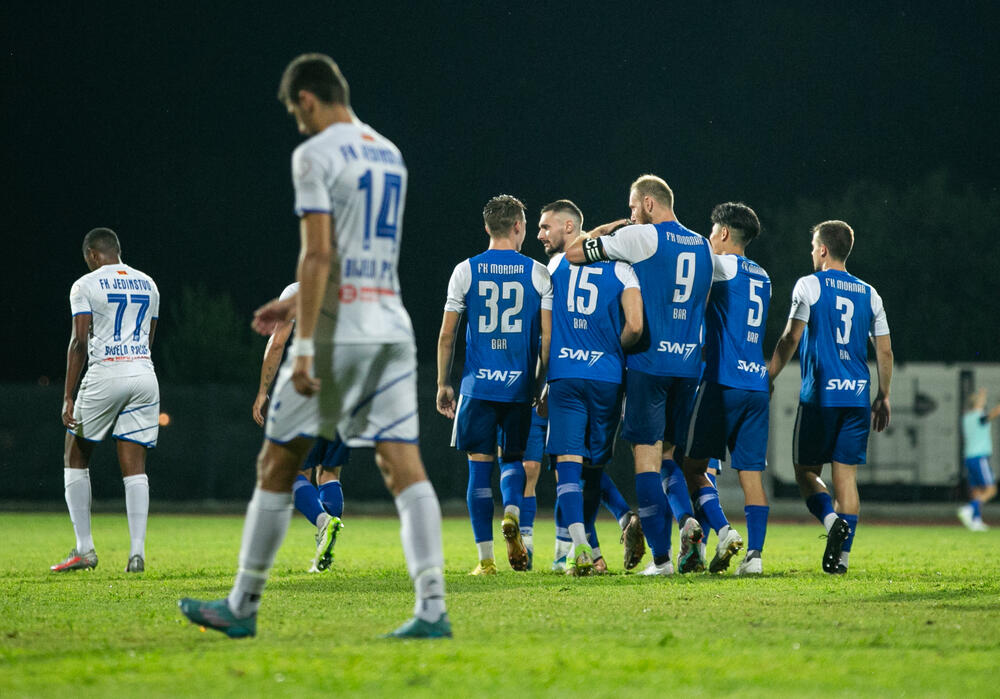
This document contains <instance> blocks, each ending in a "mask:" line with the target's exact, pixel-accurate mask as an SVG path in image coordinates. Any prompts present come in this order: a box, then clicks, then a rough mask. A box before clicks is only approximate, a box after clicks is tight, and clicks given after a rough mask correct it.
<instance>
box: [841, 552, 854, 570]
mask: <svg viewBox="0 0 1000 699" xmlns="http://www.w3.org/2000/svg"><path fill="white" fill-rule="evenodd" d="M850 557H851V552H850V551H841V552H840V565H842V566H844V567H845V568H846V567H847V559H848V558H850Z"/></svg>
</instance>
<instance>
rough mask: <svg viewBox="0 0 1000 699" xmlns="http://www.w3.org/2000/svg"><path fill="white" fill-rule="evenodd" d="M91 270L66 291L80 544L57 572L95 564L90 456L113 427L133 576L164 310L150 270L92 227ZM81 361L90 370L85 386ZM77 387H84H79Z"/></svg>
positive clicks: (66, 419) (155, 425)
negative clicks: (155, 349) (156, 345)
mask: <svg viewBox="0 0 1000 699" xmlns="http://www.w3.org/2000/svg"><path fill="white" fill-rule="evenodd" d="M83 258H84V260H85V261H86V262H87V267H89V268H90V270H91V272H90V274H86V275H84V276H82V277H80V279H78V280H77V281H76V283H75V284H73V288H72V290H71V291H70V293H69V302H70V308H71V309H72V312H73V332H72V335H71V336H70V340H69V349H68V350H67V351H66V389H65V395H64V397H63V410H62V421H63V424H64V425H65V426H66V431H67V434H66V453H65V470H64V472H63V475H64V482H65V487H66V506H67V507H68V508H69V516H70V519H71V520H72V521H73V530H74V531H75V533H76V546H75V547H74V548H73V550H72V551H70V553H69V556H67V557H66V559H65V560H63V561H62V562H60V563H57V564H56V565H54V566H52V568H51V569H52V571H54V572H62V571H67V570H82V569H87V568H96V567H97V553H96V551H95V548H94V538H93V535H92V534H91V530H90V500H91V494H90V469H89V465H90V456H91V454H93V452H94V447H95V446H97V443H98V442H100V441H101V440H103V439H104V437H105V436H106V435H107V434H108V431H110V432H111V436H112V437H114V438H115V439H116V440H117V442H118V464H119V465H120V466H121V471H122V479H123V480H124V482H125V509H126V512H127V515H128V528H129V535H130V538H131V542H132V543H131V547H130V548H129V559H128V565H127V566H126V567H125V571H126V572H128V573H141V572H143V571H144V570H145V569H146V551H145V545H146V520H147V518H148V516H149V478H148V477H147V476H146V450H147V449H150V448H152V447H155V446H156V438H157V436H158V434H159V429H160V427H159V425H160V422H159V420H160V387H159V385H158V384H157V382H156V374H155V373H154V371H153V360H152V358H151V356H150V348H151V347H152V346H153V335H154V334H155V332H156V318H157V316H158V315H159V311H160V292H159V291H158V290H157V288H156V283H155V282H154V281H153V280H152V279H151V278H150V277H149V275H147V274H144V273H143V272H140V271H139V270H137V269H134V268H132V267H129V266H128V265H127V264H125V263H124V262H122V258H121V245H120V244H119V242H118V236H117V235H115V232H114V231H112V230H111V229H109V228H95V229H94V230H92V231H90V232H89V233H87V235H86V237H85V238H84V239H83ZM84 363H86V364H87V373H86V375H85V376H84V377H83V382H82V383H80V372H81V371H83V365H84ZM78 384H79V392H77V386H78Z"/></svg>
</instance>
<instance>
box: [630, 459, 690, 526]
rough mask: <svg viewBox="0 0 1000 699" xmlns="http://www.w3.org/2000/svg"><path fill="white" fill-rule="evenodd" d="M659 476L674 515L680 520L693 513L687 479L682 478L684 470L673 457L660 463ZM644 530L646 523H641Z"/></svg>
mask: <svg viewBox="0 0 1000 699" xmlns="http://www.w3.org/2000/svg"><path fill="white" fill-rule="evenodd" d="M660 478H661V479H662V481H663V492H665V493H666V494H667V502H669V503H670V509H671V511H673V513H674V517H676V518H677V521H678V522H680V521H681V519H682V518H683V517H684V515H691V514H693V513H694V508H693V507H691V495H690V493H688V487H687V481H685V480H684V472H683V471H682V470H681V467H680V466H678V465H677V462H676V461H674V460H673V459H664V460H663V461H662V462H661V464H660ZM642 526H643V529H644V530H645V527H646V525H645V524H643V525H642Z"/></svg>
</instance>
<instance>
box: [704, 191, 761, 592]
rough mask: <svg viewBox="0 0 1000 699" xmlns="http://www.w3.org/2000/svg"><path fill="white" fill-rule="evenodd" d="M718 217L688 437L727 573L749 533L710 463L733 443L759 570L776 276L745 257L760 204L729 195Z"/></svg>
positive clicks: (752, 557) (717, 561)
mask: <svg viewBox="0 0 1000 699" xmlns="http://www.w3.org/2000/svg"><path fill="white" fill-rule="evenodd" d="M711 218H712V233H711V235H709V238H708V240H709V243H711V245H712V250H713V252H714V253H715V255H714V257H713V258H712V259H713V262H714V270H715V271H714V275H713V277H712V293H711V295H710V296H709V299H708V308H707V310H706V312H705V371H704V373H703V374H702V380H701V385H700V386H699V387H698V394H697V396H696V397H695V404H694V409H693V411H692V413H691V421H690V423H689V426H688V433H687V438H686V440H685V441H686V447H685V457H684V470H685V473H686V474H687V475H688V476H689V478H691V479H699V480H700V481H701V482H700V487H699V489H698V492H697V499H698V503H699V504H700V506H701V509H702V511H703V512H704V516H705V518H706V519H707V521H708V523H709V526H711V528H712V529H714V530H715V531H716V533H717V535H718V543H717V544H716V547H715V557H714V558H713V559H712V562H711V563H710V564H709V567H708V569H709V571H710V572H712V573H719V572H722V571H723V570H726V569H727V568H728V567H729V561H730V559H731V558H732V557H733V556H734V555H736V553H737V552H738V551H739V550H740V549H741V548H742V547H743V540H742V538H741V537H740V535H739V533H738V532H737V531H736V530H735V529H733V528H732V527H730V526H729V522H728V521H727V520H726V518H725V515H724V514H723V512H722V508H721V507H720V506H719V492H718V490H716V488H715V483H713V482H712V480H711V479H710V478H709V477H708V476H707V473H706V469H707V466H708V461H709V459H711V458H714V459H721V460H725V458H726V451H727V448H728V450H729V452H730V453H731V454H732V467H733V468H734V469H735V470H736V471H737V473H738V474H739V479H740V486H741V487H742V488H743V494H744V497H745V500H746V507H745V510H744V512H745V514H746V520H747V534H748V537H749V546H748V549H747V554H746V557H745V559H744V561H743V563H741V564H740V565H739V567H738V568H737V570H736V573H737V574H738V575H742V574H747V573H760V572H762V563H761V558H760V554H761V550H762V549H763V548H764V537H765V534H766V531H767V514H768V506H767V495H766V494H765V493H764V484H763V480H762V478H761V474H762V473H763V471H764V465H765V462H766V458H767V435H768V410H769V403H770V393H769V391H768V388H769V386H768V380H767V365H766V363H765V362H764V351H763V347H762V345H763V340H764V328H765V327H766V326H767V308H768V306H769V305H770V302H771V279H770V277H768V276H767V272H765V271H764V270H763V269H762V268H761V267H760V266H759V265H757V264H756V263H755V262H752V261H751V260H748V259H747V258H746V247H747V245H749V244H750V242H751V241H752V240H753V239H754V238H756V237H757V235H758V234H759V233H760V220H759V219H758V218H757V214H756V213H754V210H753V209H751V208H750V207H749V206H747V205H746V204H740V203H734V202H727V203H725V204H719V205H718V206H716V207H715V209H713V210H712V217H711Z"/></svg>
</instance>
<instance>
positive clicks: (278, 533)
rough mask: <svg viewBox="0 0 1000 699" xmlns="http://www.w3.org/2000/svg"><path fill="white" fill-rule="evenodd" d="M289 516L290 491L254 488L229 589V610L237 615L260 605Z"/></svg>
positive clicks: (245, 614) (246, 614) (241, 614)
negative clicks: (234, 575) (279, 491)
mask: <svg viewBox="0 0 1000 699" xmlns="http://www.w3.org/2000/svg"><path fill="white" fill-rule="evenodd" d="M291 519H292V494H291V493H290V492H288V493H273V492H271V491H268V490H261V489H260V488H259V487H258V488H254V491H253V497H252V498H250V504H249V505H247V517H246V521H245V522H244V523H243V543H242V544H240V569H239V572H238V573H237V574H236V581H235V582H234V583H233V589H232V590H231V591H230V592H229V610H230V611H231V612H232V613H233V614H235V615H236V616H239V617H246V616H250V615H251V614H253V613H255V612H256V611H257V609H258V607H260V594H261V592H263V591H264V585H265V583H267V574H268V572H269V571H270V570H271V566H272V565H274V556H275V555H276V554H277V553H278V549H279V548H281V542H282V541H284V539H285V533H286V532H287V531H288V523H289V522H290V521H291Z"/></svg>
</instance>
